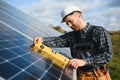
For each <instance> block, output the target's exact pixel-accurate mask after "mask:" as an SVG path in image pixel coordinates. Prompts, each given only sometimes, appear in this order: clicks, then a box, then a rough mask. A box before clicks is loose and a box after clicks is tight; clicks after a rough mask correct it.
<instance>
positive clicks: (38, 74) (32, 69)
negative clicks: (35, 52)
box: [26, 65, 45, 78]
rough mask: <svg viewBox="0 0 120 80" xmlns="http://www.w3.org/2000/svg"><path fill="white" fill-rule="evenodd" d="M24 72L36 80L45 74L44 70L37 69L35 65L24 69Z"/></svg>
mask: <svg viewBox="0 0 120 80" xmlns="http://www.w3.org/2000/svg"><path fill="white" fill-rule="evenodd" d="M26 71H27V72H28V73H30V74H32V75H34V76H35V77H37V78H40V77H41V76H42V75H43V73H44V72H45V71H44V70H42V69H41V68H39V67H36V66H35V65H31V66H30V67H29V68H27V69H26Z"/></svg>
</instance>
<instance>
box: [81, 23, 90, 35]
mask: <svg viewBox="0 0 120 80" xmlns="http://www.w3.org/2000/svg"><path fill="white" fill-rule="evenodd" d="M89 27H90V24H89V23H87V25H86V27H85V28H84V29H83V30H81V32H83V33H86V32H87V31H88V29H89Z"/></svg>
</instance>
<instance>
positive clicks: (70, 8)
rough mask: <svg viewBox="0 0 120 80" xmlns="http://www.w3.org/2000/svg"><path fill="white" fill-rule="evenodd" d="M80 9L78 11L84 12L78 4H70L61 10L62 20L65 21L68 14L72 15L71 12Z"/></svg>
mask: <svg viewBox="0 0 120 80" xmlns="http://www.w3.org/2000/svg"><path fill="white" fill-rule="evenodd" d="M75 11H78V12H82V11H81V10H80V9H79V8H78V7H77V6H75V5H69V6H66V7H65V8H64V9H63V10H62V12H61V17H62V22H64V19H65V17H67V16H68V15H70V14H71V13H73V12H75Z"/></svg>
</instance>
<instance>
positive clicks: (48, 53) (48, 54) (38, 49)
mask: <svg viewBox="0 0 120 80" xmlns="http://www.w3.org/2000/svg"><path fill="white" fill-rule="evenodd" d="M32 51H33V52H35V53H38V54H39V55H40V56H43V57H44V58H46V59H50V60H51V61H52V62H53V63H54V64H55V65H57V66H58V67H60V68H62V69H65V67H66V66H67V65H68V63H69V61H70V60H69V59H68V58H67V57H65V56H63V55H61V54H60V53H58V52H55V51H54V50H53V49H51V48H49V47H47V46H46V45H44V44H41V43H39V42H36V43H35V44H34V46H33V47H32Z"/></svg>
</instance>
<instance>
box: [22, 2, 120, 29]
mask: <svg viewBox="0 0 120 80" xmlns="http://www.w3.org/2000/svg"><path fill="white" fill-rule="evenodd" d="M69 4H75V5H77V6H79V7H80V8H81V9H82V10H83V15H84V17H85V20H87V21H89V22H90V23H92V24H97V25H102V26H112V27H114V26H119V23H118V21H119V20H120V19H117V18H120V16H119V14H120V7H113V6H110V5H111V3H110V1H108V0H92V1H91V0H76V1H74V0H69V1H68V0H39V1H38V2H33V4H32V5H31V6H30V7H27V6H24V5H22V6H21V7H20V9H21V10H22V11H23V12H25V13H27V14H29V15H31V16H33V17H35V18H37V19H38V20H40V21H41V22H45V23H47V24H48V25H49V24H56V23H59V22H60V21H61V15H60V12H61V9H62V8H63V7H64V6H66V5H69ZM115 4H116V3H115ZM112 5H113V4H112ZM113 18H114V20H113ZM112 20H113V21H112ZM111 22H112V23H111ZM58 25H60V24H58ZM106 28H108V27H106ZM117 28H118V27H117ZM108 29H109V28H108ZM118 29H120V28H118Z"/></svg>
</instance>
